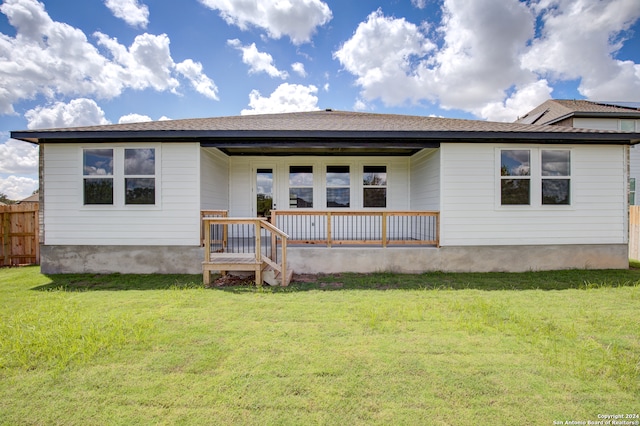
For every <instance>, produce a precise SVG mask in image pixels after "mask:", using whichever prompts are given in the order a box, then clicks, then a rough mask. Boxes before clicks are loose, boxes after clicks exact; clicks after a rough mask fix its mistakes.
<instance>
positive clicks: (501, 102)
mask: <svg viewBox="0 0 640 426" xmlns="http://www.w3.org/2000/svg"><path fill="white" fill-rule="evenodd" d="M423 4H426V3H425V2H415V1H414V5H415V6H417V7H420V6H421V5H423ZM639 18H640V2H639V1H637V0H610V1H606V2H603V1H599V0H538V1H531V2H522V1H518V0H475V1H473V2H469V1H467V0H444V1H443V3H442V21H441V22H440V23H439V24H437V25H436V26H434V25H431V24H430V23H428V25H421V26H417V25H415V24H413V23H411V22H408V21H407V20H405V19H404V18H393V17H387V16H385V15H384V14H383V13H382V12H381V11H380V10H378V11H377V12H374V13H372V14H370V15H369V17H368V18H367V20H366V21H364V22H362V23H361V24H360V25H359V26H358V28H357V29H356V31H355V33H354V34H353V36H352V37H351V38H350V39H349V40H347V41H346V42H345V43H344V44H343V45H342V46H341V47H340V48H339V49H338V50H337V51H336V52H335V53H334V58H336V59H338V60H339V61H340V63H341V64H342V66H343V67H344V69H345V70H346V71H348V72H350V73H351V74H353V75H354V76H355V78H356V84H357V85H358V86H359V87H360V94H359V96H360V99H359V101H364V102H372V101H374V100H376V99H379V100H381V101H382V102H383V103H384V104H386V105H403V104H407V103H412V104H420V103H421V102H425V101H426V102H432V103H438V104H439V105H440V106H441V107H442V108H445V109H460V110H464V111H468V112H471V113H473V114H476V115H478V116H480V117H483V118H488V119H493V120H505V121H511V120H514V119H515V118H516V117H517V116H518V115H521V114H523V113H525V112H527V111H528V109H530V107H533V106H536V104H535V102H538V100H545V99H547V98H548V97H549V95H550V93H551V91H552V88H551V87H552V86H551V83H555V82H558V81H563V80H579V81H580V86H579V90H580V92H581V93H582V94H583V95H584V96H586V97H588V98H592V99H609V100H611V99H616V100H637V99H638V98H640V65H639V64H635V63H634V62H632V61H624V60H618V59H615V55H616V53H617V52H618V51H619V49H620V47H621V46H622V45H623V44H624V41H625V39H624V37H625V33H624V32H625V31H627V30H629V28H630V27H631V25H633V23H635V22H636V21H637V20H638V19H639ZM536 20H538V22H539V23H542V25H543V26H542V29H541V31H539V33H538V35H536V32H535V25H536ZM434 28H435V29H434ZM436 38H437V39H438V41H439V42H440V47H436V45H435V43H434V42H433V41H434V40H436ZM520 108H523V110H520Z"/></svg>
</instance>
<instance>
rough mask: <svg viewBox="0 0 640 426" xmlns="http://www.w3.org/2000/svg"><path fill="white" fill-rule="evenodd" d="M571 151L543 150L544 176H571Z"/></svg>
mask: <svg viewBox="0 0 640 426" xmlns="http://www.w3.org/2000/svg"><path fill="white" fill-rule="evenodd" d="M570 161H571V160H570V151H568V150H563V151H558V150H542V176H569V175H570V174H571V163H570Z"/></svg>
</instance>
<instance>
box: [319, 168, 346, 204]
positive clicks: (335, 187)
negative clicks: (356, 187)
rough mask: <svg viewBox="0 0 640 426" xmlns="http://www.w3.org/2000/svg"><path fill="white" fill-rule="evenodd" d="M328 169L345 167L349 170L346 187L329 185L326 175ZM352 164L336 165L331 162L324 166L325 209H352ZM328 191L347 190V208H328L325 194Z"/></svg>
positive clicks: (327, 199)
mask: <svg viewBox="0 0 640 426" xmlns="http://www.w3.org/2000/svg"><path fill="white" fill-rule="evenodd" d="M329 167H347V168H348V169H349V183H348V184H347V185H329V181H328V175H329ZM352 188H353V164H337V163H333V162H328V163H326V164H325V165H324V191H323V194H324V203H323V204H324V206H325V207H326V208H327V209H340V210H349V209H353V190H352ZM329 189H348V190H349V207H329V206H328V205H327V204H328V203H329V197H328V196H327V192H328V190H329Z"/></svg>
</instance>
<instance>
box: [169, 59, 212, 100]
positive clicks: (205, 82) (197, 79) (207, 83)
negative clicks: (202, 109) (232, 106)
mask: <svg viewBox="0 0 640 426" xmlns="http://www.w3.org/2000/svg"><path fill="white" fill-rule="evenodd" d="M176 70H177V71H178V72H179V73H180V74H182V75H183V76H185V77H186V78H187V79H188V80H189V81H190V82H191V86H192V87H193V88H194V89H195V90H196V92H198V93H200V94H201V95H203V96H206V97H207V98H209V99H213V100H215V101H217V100H218V87H217V86H216V84H215V83H214V82H213V80H211V79H210V78H209V77H207V75H206V74H205V73H203V72H202V64H201V63H200V62H194V61H192V60H191V59H186V60H184V61H182V62H180V63H179V64H177V65H176Z"/></svg>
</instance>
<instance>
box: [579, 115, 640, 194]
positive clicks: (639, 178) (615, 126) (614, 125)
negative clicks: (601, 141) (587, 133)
mask: <svg viewBox="0 0 640 426" xmlns="http://www.w3.org/2000/svg"><path fill="white" fill-rule="evenodd" d="M621 120H625V121H635V131H636V132H640V120H633V119H628V118H624V119H620V118H574V119H573V127H581V128H585V129H595V130H622V124H621ZM629 178H630V179H635V182H636V187H637V188H640V148H638V145H633V146H631V147H630V148H629ZM638 194H639V193H638V191H637V190H636V192H635V196H634V204H636V205H638V204H640V196H639V195H638Z"/></svg>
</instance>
